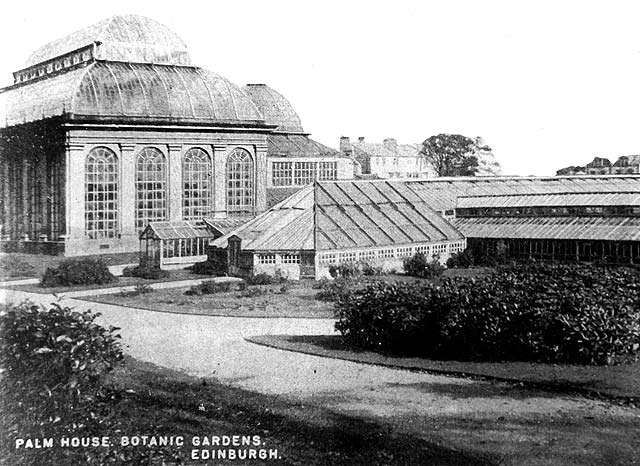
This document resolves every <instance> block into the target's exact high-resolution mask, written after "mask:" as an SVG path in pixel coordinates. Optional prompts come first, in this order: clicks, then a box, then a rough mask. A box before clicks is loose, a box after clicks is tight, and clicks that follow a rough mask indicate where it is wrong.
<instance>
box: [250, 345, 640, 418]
mask: <svg viewBox="0 0 640 466" xmlns="http://www.w3.org/2000/svg"><path fill="white" fill-rule="evenodd" d="M248 340H249V341H251V342H253V343H257V344H262V345H265V346H270V347H274V348H278V349H283V350H288V351H297V352H302V353H307V354H314V355H318V356H323V357H330V358H337V359H345V360H348V361H356V362H361V363H366V364H375V365H381V366H388V367H397V368H403V369H411V370H418V371H426V372H432V373H444V374H452V375H464V376H471V377H480V378H487V379H490V380H501V381H510V382H516V383H517V382H524V383H526V384H527V385H529V386H535V387H540V388H544V389H548V390H552V391H561V392H575V393H579V394H586V395H590V396H602V397H604V398H608V399H611V400H615V401H620V402H624V403H630V404H633V405H635V406H638V407H640V362H637V363H634V364H623V365H615V366H579V365H570V364H543V363H531V362H469V361H440V360H432V359H424V358H406V357H398V356H391V355H385V354H380V353H376V352H373V351H356V350H353V349H351V348H349V347H348V346H347V345H346V344H345V343H344V341H343V339H342V337H341V336H338V335H321V336H317V335H301V336H291V335H261V336H256V337H252V338H249V339H248Z"/></svg>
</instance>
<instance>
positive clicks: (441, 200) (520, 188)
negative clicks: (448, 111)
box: [407, 175, 640, 211]
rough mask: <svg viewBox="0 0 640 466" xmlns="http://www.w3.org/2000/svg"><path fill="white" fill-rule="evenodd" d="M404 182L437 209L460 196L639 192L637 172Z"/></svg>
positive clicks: (447, 206)
mask: <svg viewBox="0 0 640 466" xmlns="http://www.w3.org/2000/svg"><path fill="white" fill-rule="evenodd" d="M407 183H408V186H410V188H411V189H412V190H413V191H414V192H415V193H416V194H417V195H419V196H420V197H421V198H422V199H424V200H425V201H426V202H427V203H428V204H429V205H430V206H431V207H433V208H434V209H436V210H440V211H444V210H450V209H455V208H456V205H457V201H458V198H459V197H462V196H499V195H518V194H519V195H522V194H561V193H565V194H566V193H612V192H621V193H622V192H628V193H638V192H640V175H601V176H594V175H585V176H551V177H515V176H513V177H507V176H500V177H460V178H429V179H424V180H416V181H408V182H407Z"/></svg>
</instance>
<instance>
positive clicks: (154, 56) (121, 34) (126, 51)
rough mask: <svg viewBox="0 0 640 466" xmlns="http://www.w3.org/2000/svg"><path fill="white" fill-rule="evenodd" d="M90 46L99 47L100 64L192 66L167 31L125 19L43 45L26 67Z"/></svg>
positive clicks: (184, 49) (180, 43)
mask: <svg viewBox="0 0 640 466" xmlns="http://www.w3.org/2000/svg"><path fill="white" fill-rule="evenodd" d="M93 43H99V44H98V45H97V47H96V53H95V55H94V57H95V58H97V59H100V60H113V61H129V62H136V63H158V64H165V65H190V64H191V59H190V58H189V52H188V51H187V46H186V45H185V43H184V42H183V40H182V39H181V38H180V37H179V36H178V35H177V34H176V33H174V32H173V31H171V30H170V29H169V28H168V27H166V26H164V25H163V24H160V23H158V22H157V21H154V20H152V19H150V18H146V17H144V16H136V15H125V16H113V17H111V18H109V19H106V20H104V21H100V22H99V23H96V24H93V25H91V26H89V27H86V28H84V29H82V30H80V31H77V32H74V33H73V34H69V35H68V36H66V37H63V38H61V39H58V40H55V41H53V42H50V43H48V44H46V45H45V46H43V47H41V48H39V49H38V50H36V51H35V52H34V53H32V54H31V56H30V57H29V59H28V60H27V63H26V65H25V67H30V66H33V65H36V64H38V63H42V62H45V61H47V60H51V59H53V58H56V57H59V56H61V55H65V54H67V53H69V52H72V51H74V50H77V49H79V48H81V47H85V46H87V45H90V44H93Z"/></svg>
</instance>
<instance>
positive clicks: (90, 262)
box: [40, 257, 116, 287]
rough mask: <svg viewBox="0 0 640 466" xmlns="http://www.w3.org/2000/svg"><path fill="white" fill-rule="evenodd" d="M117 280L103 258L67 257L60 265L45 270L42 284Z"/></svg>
mask: <svg viewBox="0 0 640 466" xmlns="http://www.w3.org/2000/svg"><path fill="white" fill-rule="evenodd" d="M114 280H116V277H114V276H113V275H112V274H111V272H109V268H108V267H107V264H106V263H105V262H104V260H103V259H101V258H89V257H87V258H82V259H66V260H64V261H62V262H61V263H60V265H58V267H55V268H52V267H49V268H47V270H46V271H45V272H44V275H43V277H42V280H41V281H40V285H41V286H44V287H53V286H72V285H93V284H97V285H101V284H104V283H110V282H113V281H114Z"/></svg>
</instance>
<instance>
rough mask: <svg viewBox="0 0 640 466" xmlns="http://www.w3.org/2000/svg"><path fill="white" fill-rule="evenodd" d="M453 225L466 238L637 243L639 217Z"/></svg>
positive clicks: (484, 220)
mask: <svg viewBox="0 0 640 466" xmlns="http://www.w3.org/2000/svg"><path fill="white" fill-rule="evenodd" d="M454 224H455V226H456V227H457V228H458V229H459V230H460V231H462V232H463V233H464V235H465V236H466V237H468V238H503V239H558V240H561V239H567V240H606V241H640V217H579V216H578V217H538V216H535V217H468V218H457V219H455V221H454Z"/></svg>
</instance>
